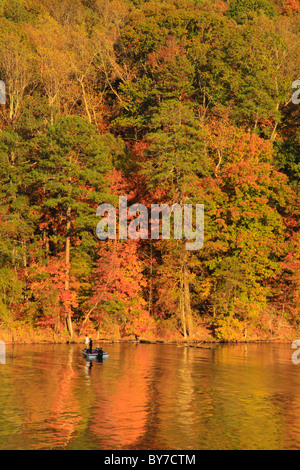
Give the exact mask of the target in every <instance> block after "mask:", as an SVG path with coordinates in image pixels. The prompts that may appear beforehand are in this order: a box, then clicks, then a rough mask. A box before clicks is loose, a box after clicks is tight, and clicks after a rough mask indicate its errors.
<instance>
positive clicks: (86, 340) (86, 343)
mask: <svg viewBox="0 0 300 470" xmlns="http://www.w3.org/2000/svg"><path fill="white" fill-rule="evenodd" d="M89 342H90V338H89V337H88V336H86V337H85V341H84V343H85V349H87V348H88V345H89Z"/></svg>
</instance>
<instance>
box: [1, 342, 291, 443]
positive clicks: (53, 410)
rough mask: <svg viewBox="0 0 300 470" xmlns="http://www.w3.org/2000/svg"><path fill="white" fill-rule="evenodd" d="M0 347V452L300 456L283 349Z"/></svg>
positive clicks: (288, 362) (286, 353) (287, 351)
mask: <svg viewBox="0 0 300 470" xmlns="http://www.w3.org/2000/svg"><path fill="white" fill-rule="evenodd" d="M105 349H106V350H107V351H108V352H109V359H108V360H104V361H103V362H100V363H98V362H95V363H92V364H90V363H89V362H86V360H85V359H84V358H83V357H82V355H81V346H80V345H30V346H14V347H12V346H9V345H8V346H7V357H6V364H5V365H0V449H105V450H108V449H115V450H117V449H148V450H152V449H160V450H163V449H169V450H174V449H181V450H189V449H192V450H196V449H300V397H299V393H298V391H299V390H300V365H299V366H296V365H294V364H292V361H291V354H292V350H291V347H290V345H284V344H282V345H281V344H275V345H270V344H263V345H260V344H248V345H247V344H245V345H244V344H243V345H231V346H230V345H228V346H227V345H222V346H217V347H215V348H213V349H198V348H186V347H179V346H176V345H146V344H108V345H106V346H105Z"/></svg>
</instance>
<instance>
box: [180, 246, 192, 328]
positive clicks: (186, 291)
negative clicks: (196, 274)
mask: <svg viewBox="0 0 300 470" xmlns="http://www.w3.org/2000/svg"><path fill="white" fill-rule="evenodd" d="M182 273H183V300H184V311H185V319H186V323H187V332H188V336H189V337H193V335H194V326H193V317H192V309H191V296H190V285H189V271H188V252H187V251H186V249H185V243H183V260H182Z"/></svg>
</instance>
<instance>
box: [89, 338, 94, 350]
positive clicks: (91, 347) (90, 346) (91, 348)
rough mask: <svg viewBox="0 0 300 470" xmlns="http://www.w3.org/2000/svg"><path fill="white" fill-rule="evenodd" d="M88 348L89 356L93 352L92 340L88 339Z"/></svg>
mask: <svg viewBox="0 0 300 470" xmlns="http://www.w3.org/2000/svg"><path fill="white" fill-rule="evenodd" d="M89 348H90V354H92V352H93V340H92V339H90V344H89Z"/></svg>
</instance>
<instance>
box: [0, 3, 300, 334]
mask: <svg viewBox="0 0 300 470" xmlns="http://www.w3.org/2000/svg"><path fill="white" fill-rule="evenodd" d="M0 19H1V31H0V79H1V80H4V81H5V83H6V92H7V100H6V105H0V192H1V204H0V325H1V328H3V329H4V330H7V331H11V332H13V331H15V330H16V329H18V328H23V329H24V330H26V328H31V329H35V330H36V331H37V332H40V331H47V332H49V331H50V332H51V334H53V335H54V337H55V338H56V337H57V338H71V339H76V338H81V337H82V335H84V334H85V333H86V332H88V333H89V334H91V335H95V336H96V337H97V338H105V337H110V338H111V337H115V338H126V339H137V338H142V339H149V340H150V339H155V338H163V339H164V338H165V339H166V338H167V339H176V340H181V339H185V340H201V339H207V338H208V339H212V338H218V339H220V340H240V339H245V338H254V339H259V338H264V339H269V338H277V339H278V338H280V337H281V333H282V331H283V329H285V328H286V329H296V328H298V325H299V313H300V312H299V305H300V291H299V289H300V284H299V282H300V281H299V272H300V259H299V243H300V242H299V175H300V162H299V155H300V134H299V116H300V106H299V107H297V106H296V105H293V104H292V103H291V85H292V83H293V82H294V81H295V80H297V79H300V59H299V49H300V39H299V34H298V31H299V22H300V3H299V1H297V0H286V1H279V0H278V1H275V0H257V1H256V0H255V1H254V0H243V1H231V2H228V1H215V0H209V1H198V0H184V1H182V2H177V1H175V0H163V1H156V0H151V1H144V0H141V1H135V0H93V1H84V0H76V1H75V2H69V1H68V0H62V1H60V2H54V1H53V0H3V1H2V2H0ZM122 195H124V196H127V198H128V203H129V204H134V203H143V204H144V205H145V206H146V207H148V208H150V207H151V204H154V203H156V204H163V203H164V204H169V205H172V204H174V203H178V204H192V205H196V204H204V205H205V242H204V247H203V249H201V250H199V251H194V252H187V251H186V250H185V248H184V243H183V241H184V240H183V241H181V240H161V239H159V240H136V241H132V240H121V239H119V237H117V238H116V240H106V241H100V240H99V239H98V238H97V236H96V226H97V223H98V222H99V219H98V218H97V217H96V209H97V207H98V206H99V205H100V204H102V203H108V204H112V205H115V207H117V206H118V197H119V196H122ZM117 213H118V211H117Z"/></svg>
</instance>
